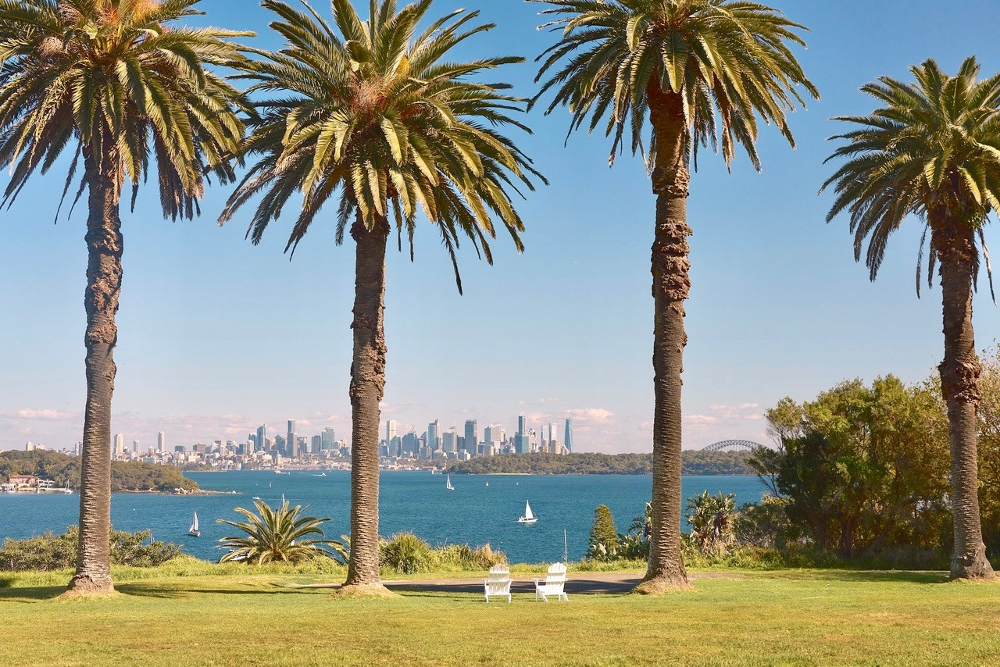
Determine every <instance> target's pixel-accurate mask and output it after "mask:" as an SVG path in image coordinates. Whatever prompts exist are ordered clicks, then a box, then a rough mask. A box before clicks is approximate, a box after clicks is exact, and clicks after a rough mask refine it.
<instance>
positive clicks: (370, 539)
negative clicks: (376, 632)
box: [341, 215, 389, 594]
mask: <svg viewBox="0 0 1000 667" xmlns="http://www.w3.org/2000/svg"><path fill="white" fill-rule="evenodd" d="M351 236H353V237H354V241H355V243H356V245H357V265H356V267H355V285H354V323H353V324H352V325H351V327H352V328H353V329H354V361H353V363H352V364H351V391H350V394H351V420H352V426H353V431H352V433H351V464H352V469H351V558H350V561H349V562H348V568H347V582H346V583H345V584H344V586H343V587H342V588H341V592H343V593H362V594H367V593H376V594H384V593H386V590H385V589H384V588H383V587H382V583H381V580H380V578H379V563H378V543H379V536H378V482H379V480H378V475H379V469H378V466H379V458H378V436H379V421H380V412H379V402H380V401H381V400H382V396H383V393H384V390H385V354H386V351H387V350H386V346H385V332H384V331H383V328H382V321H383V320H382V318H383V311H384V310H385V301H384V297H385V251H386V244H387V242H388V239H389V226H388V223H387V222H386V221H385V220H384V219H381V220H379V221H378V223H377V225H376V227H375V229H371V230H369V229H367V228H366V227H365V225H364V222H363V221H362V220H361V217H360V215H359V216H358V220H357V221H356V222H355V223H354V226H353V228H352V229H351Z"/></svg>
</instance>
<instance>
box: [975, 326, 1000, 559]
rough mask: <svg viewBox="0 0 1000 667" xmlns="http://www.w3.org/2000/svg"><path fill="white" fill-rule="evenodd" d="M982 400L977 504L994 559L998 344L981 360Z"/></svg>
mask: <svg viewBox="0 0 1000 667" xmlns="http://www.w3.org/2000/svg"><path fill="white" fill-rule="evenodd" d="M980 389H981V391H982V397H983V400H982V402H981V403H980V404H979V410H978V412H977V413H976V416H977V419H978V422H979V507H980V511H981V512H982V519H983V529H984V535H983V537H984V542H985V543H986V547H987V549H988V551H989V553H990V554H991V555H993V556H994V558H995V557H996V556H997V555H1000V346H994V348H993V350H992V351H991V352H990V353H989V354H988V355H987V356H986V357H984V359H983V374H982V377H981V380H980Z"/></svg>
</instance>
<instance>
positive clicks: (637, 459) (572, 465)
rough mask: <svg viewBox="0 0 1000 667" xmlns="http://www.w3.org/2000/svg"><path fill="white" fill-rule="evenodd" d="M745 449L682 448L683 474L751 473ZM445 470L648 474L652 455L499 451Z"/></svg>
mask: <svg viewBox="0 0 1000 667" xmlns="http://www.w3.org/2000/svg"><path fill="white" fill-rule="evenodd" d="M748 456H749V454H748V453H747V452H706V451H702V450H685V451H684V452H682V456H681V462H682V467H683V473H684V474H685V475H752V474H754V471H753V468H751V467H750V466H749V465H748V464H747V457H748ZM448 470H449V472H453V473H464V474H470V475H491V474H525V475H527V474H532V475H651V474H652V473H653V455H652V454H596V453H591V452H585V453H578V454H566V455H564V456H562V455H557V454H542V453H534V454H503V455H501V456H478V457H476V458H474V459H469V460H468V461H462V462H458V463H452V464H451V465H450V466H449V467H448Z"/></svg>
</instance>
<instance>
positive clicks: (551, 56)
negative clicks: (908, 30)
mask: <svg viewBox="0 0 1000 667" xmlns="http://www.w3.org/2000/svg"><path fill="white" fill-rule="evenodd" d="M532 1H533V2H542V3H544V4H546V5H548V8H546V9H545V10H544V11H543V12H542V13H543V14H544V15H547V16H551V17H553V20H552V22H551V23H549V24H547V26H548V27H552V28H554V29H561V30H562V37H561V38H560V39H559V41H557V42H556V43H555V44H554V45H553V46H552V47H551V48H549V49H548V50H546V51H545V53H543V54H542V56H541V57H540V60H542V61H543V62H542V66H541V70H540V71H539V74H538V79H539V80H541V79H542V78H543V77H548V78H547V79H546V81H545V83H544V84H543V86H542V90H541V92H540V93H539V98H540V97H541V96H543V95H545V94H546V93H548V92H549V91H553V99H552V102H551V104H550V105H549V106H548V108H547V109H546V113H550V112H552V111H553V110H554V109H556V108H557V107H559V106H566V107H568V108H569V110H570V112H571V113H572V120H571V121H570V131H573V130H576V129H579V128H581V127H582V126H584V125H585V124H586V125H587V126H588V129H589V130H591V131H592V130H594V129H596V128H597V127H598V126H599V125H601V123H602V121H605V124H604V129H605V133H606V135H608V136H612V135H613V137H614V139H613V142H612V148H611V162H612V163H613V162H614V158H615V155H616V154H617V153H618V152H619V150H622V149H624V146H625V145H626V144H629V145H630V146H631V149H632V152H633V154H634V153H642V154H643V157H644V158H646V163H647V168H648V169H649V171H650V174H651V176H652V183H653V192H654V193H655V194H656V199H657V201H656V223H655V240H654V242H653V253H652V272H653V297H654V300H655V306H654V308H655V317H654V343H653V367H654V370H655V380H654V392H655V402H656V405H655V413H654V420H653V457H654V463H653V534H652V537H651V540H650V554H649V568H648V570H647V573H646V576H645V579H644V580H643V583H642V584H640V587H639V590H640V591H643V592H656V591H661V590H664V589H666V588H669V587H673V586H686V585H687V574H686V572H685V569H684V562H683V556H682V554H681V535H680V517H681V490H680V484H681V443H682V439H681V370H682V365H683V350H684V346H685V345H686V343H687V335H686V334H685V332H684V302H685V300H687V297H688V292H689V290H690V285H691V281H690V277H689V269H690V261H689V259H688V252H689V248H688V242H687V237H688V236H690V235H691V233H692V232H691V228H690V227H689V225H688V222H687V198H688V195H689V192H690V188H689V183H690V172H689V167H690V165H691V163H692V162H693V163H694V165H695V166H697V151H698V147H699V146H707V145H708V144H709V143H711V145H712V147H713V148H718V147H719V142H720V138H721V150H722V156H723V158H724V159H725V161H726V165H727V166H728V165H729V164H730V163H731V162H732V160H733V158H734V157H735V154H736V148H737V145H739V146H742V147H743V149H744V150H745V151H746V153H747V155H748V156H749V158H750V161H751V162H752V163H753V165H754V167H757V168H759V167H760V160H759V158H758V155H757V150H756V147H755V144H756V141H757V136H758V135H757V129H758V117H759V118H760V119H761V120H763V121H764V122H765V123H768V124H771V123H773V124H775V125H776V126H777V127H778V129H779V130H780V131H781V133H782V135H784V136H785V138H786V139H788V141H789V143H792V134H791V130H790V129H789V128H788V125H787V123H786V121H785V113H786V111H788V110H791V109H793V108H794V107H795V105H796V103H800V104H801V103H803V100H802V98H801V96H800V95H799V94H798V92H796V87H797V86H802V87H804V88H805V90H806V91H808V93H809V94H811V95H813V96H817V97H818V93H817V91H816V89H815V88H814V87H813V85H812V83H810V82H809V80H808V79H807V78H806V77H805V74H804V73H803V72H802V69H801V67H800V66H799V63H798V62H797V61H796V59H795V56H794V55H793V54H792V52H791V50H790V49H789V46H788V43H789V42H791V43H795V44H803V41H802V39H801V38H800V37H799V35H798V32H797V31H798V30H800V29H803V27H802V26H800V25H798V24H797V23H793V22H791V21H789V20H787V19H786V18H785V17H784V16H782V14H781V13H780V12H778V11H776V10H774V9H772V8H770V7H767V6H765V5H761V4H757V3H752V2H743V1H742V0H608V1H607V2H595V1H594V0H532ZM537 99H538V98H536V100H537ZM647 118H648V120H649V124H650V126H651V128H652V131H651V134H652V137H651V139H650V141H649V146H648V148H649V150H648V153H647V152H646V151H645V148H644V145H643V144H644V139H643V135H644V128H645V124H646V121H647ZM626 133H628V135H629V136H626Z"/></svg>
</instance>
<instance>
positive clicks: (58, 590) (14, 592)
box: [0, 586, 66, 603]
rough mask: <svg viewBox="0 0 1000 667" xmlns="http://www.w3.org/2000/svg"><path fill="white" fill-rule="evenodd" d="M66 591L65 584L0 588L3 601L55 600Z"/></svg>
mask: <svg viewBox="0 0 1000 667" xmlns="http://www.w3.org/2000/svg"><path fill="white" fill-rule="evenodd" d="M65 592H66V587H65V586H24V587H17V588H0V601H2V602H22V603H27V602H41V601H43V600H53V599H55V598H57V597H59V596H60V595H62V594H63V593H65Z"/></svg>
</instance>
